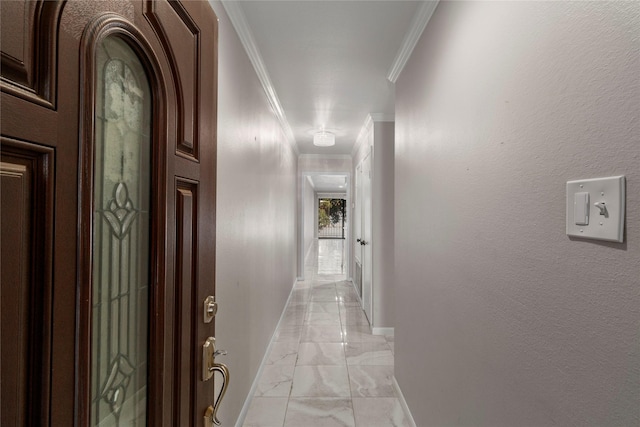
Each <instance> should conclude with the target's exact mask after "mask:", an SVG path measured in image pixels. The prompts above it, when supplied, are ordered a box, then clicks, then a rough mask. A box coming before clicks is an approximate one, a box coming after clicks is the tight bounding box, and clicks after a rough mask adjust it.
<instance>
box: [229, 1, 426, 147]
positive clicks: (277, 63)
mask: <svg viewBox="0 0 640 427" xmlns="http://www.w3.org/2000/svg"><path fill="white" fill-rule="evenodd" d="M424 3H425V2H419V1H400V0H389V1H381V0H378V1H363V0H351V1H347V0H340V1H328V0H324V1H312V0H298V1H291V0H288V1H271V0H259V1H226V2H224V3H223V4H224V6H225V9H226V10H227V13H228V14H229V17H230V18H231V21H232V23H233V25H234V27H235V28H236V31H237V32H238V33H239V36H240V38H241V40H242V42H243V44H244V46H245V49H246V50H247V53H248V54H249V57H250V59H251V60H252V62H253V64H254V67H255V68H256V71H257V73H258V76H259V77H260V78H261V81H262V83H263V86H265V91H266V92H267V96H268V97H269V98H270V101H271V103H272V106H273V107H274V111H275V112H276V114H277V115H279V118H280V121H281V122H282V124H283V127H284V128H285V132H286V133H288V134H289V139H290V140H292V142H293V140H295V144H296V145H297V148H298V151H299V152H300V154H331V155H335V154H351V150H352V148H353V145H354V143H355V141H356V139H357V137H358V135H359V133H360V131H361V129H362V126H363V124H364V123H365V120H366V118H367V115H369V114H372V115H373V114H375V115H377V116H378V117H385V118H391V119H392V118H393V114H394V83H392V81H390V80H389V79H388V78H387V76H388V75H389V72H390V69H392V68H393V66H394V61H395V60H396V59H397V57H398V55H399V53H401V52H402V48H403V43H404V44H406V38H407V35H408V34H409V33H410V32H411V31H412V30H413V31H414V32H415V28H416V22H415V21H416V18H415V16H416V15H419V11H420V8H421V7H423V5H424ZM433 8H435V6H434V7H433ZM431 12H432V10H431ZM430 16H431V14H430V13H429V17H430ZM427 20H428V18H427ZM424 24H425V25H426V22H425V23H424ZM423 28H424V26H422V27H421V28H420V33H421V32H422V29H423ZM419 35H420V34H418V36H419ZM416 40H417V37H416ZM414 44H415V42H414ZM412 47H413V46H411V48H412ZM405 50H406V49H405ZM392 80H393V79H392ZM322 128H324V129H325V130H326V131H328V132H332V133H334V134H335V136H336V145H335V146H334V147H325V148H320V147H315V146H314V145H313V134H314V133H315V132H317V131H319V130H321V129H322ZM289 129H290V132H289Z"/></svg>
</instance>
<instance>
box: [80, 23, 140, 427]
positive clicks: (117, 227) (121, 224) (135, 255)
mask: <svg viewBox="0 0 640 427" xmlns="http://www.w3.org/2000/svg"><path fill="white" fill-rule="evenodd" d="M95 60H96V64H95V65H96V70H97V73H96V81H95V82H94V90H95V91H96V92H95V94H96V96H95V99H96V105H95V106H94V107H95V114H96V116H95V120H94V123H95V129H94V135H95V137H94V144H95V145H94V153H95V155H94V159H93V182H94V188H93V206H94V211H93V221H94V222H93V231H92V233H93V243H92V244H93V252H92V263H93V277H92V279H93V280H92V305H91V307H92V313H91V316H92V326H91V329H92V330H91V424H92V425H94V426H100V427H103V426H104V427H106V426H118V427H119V426H144V425H146V424H147V384H148V341H149V315H148V306H149V277H150V264H149V260H150V256H149V255H150V253H151V250H150V242H151V239H150V229H151V223H150V221H151V217H150V205H151V170H152V165H151V137H152V135H151V133H152V132H151V129H152V126H151V118H152V96H151V89H150V85H149V79H148V77H147V74H146V72H145V69H144V66H143V65H142V62H141V61H140V59H139V58H138V56H137V54H136V53H135V52H134V50H133V49H132V48H131V47H130V46H129V45H128V44H127V43H126V42H125V41H124V40H123V39H122V38H120V37H117V36H113V35H112V36H107V37H106V38H104V39H103V40H102V41H101V42H100V43H99V46H98V49H97V51H96V58H95Z"/></svg>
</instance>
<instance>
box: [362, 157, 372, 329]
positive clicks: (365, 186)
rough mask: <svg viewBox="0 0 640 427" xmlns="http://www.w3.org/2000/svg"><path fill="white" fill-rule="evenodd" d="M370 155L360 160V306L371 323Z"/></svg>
mask: <svg viewBox="0 0 640 427" xmlns="http://www.w3.org/2000/svg"><path fill="white" fill-rule="evenodd" d="M371 156H372V154H371V153H370V154H367V156H366V157H365V159H364V160H363V161H362V240H363V242H362V244H363V245H362V305H363V307H362V308H363V309H364V312H365V313H366V315H367V318H368V319H369V324H371V325H373V264H372V262H373V256H372V250H371V248H372V240H373V239H372V223H371V215H372V209H373V206H372V204H371Z"/></svg>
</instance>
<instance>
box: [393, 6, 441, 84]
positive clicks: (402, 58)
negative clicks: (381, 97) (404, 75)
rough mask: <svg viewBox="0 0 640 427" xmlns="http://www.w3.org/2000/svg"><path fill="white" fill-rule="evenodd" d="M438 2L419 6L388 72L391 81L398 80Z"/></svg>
mask: <svg viewBox="0 0 640 427" xmlns="http://www.w3.org/2000/svg"><path fill="white" fill-rule="evenodd" d="M438 2H439V0H429V1H425V2H423V3H422V4H421V5H420V6H418V10H417V11H416V14H415V15H414V16H413V20H412V21H411V24H410V25H409V29H408V30H407V33H406V34H405V36H404V40H402V45H400V49H399V50H398V53H397V54H396V59H394V60H393V64H391V68H390V69H389V72H388V74H387V79H389V81H390V82H391V83H395V82H396V81H397V80H398V77H399V76H400V73H401V72H402V70H403V69H404V66H405V65H406V64H407V61H408V60H409V58H410V57H411V53H413V48H415V47H416V43H418V40H419V39H420V36H421V35H422V32H423V31H424V29H425V27H426V26H427V24H428V23H429V19H431V16H432V15H433V11H434V10H436V7H437V6H438Z"/></svg>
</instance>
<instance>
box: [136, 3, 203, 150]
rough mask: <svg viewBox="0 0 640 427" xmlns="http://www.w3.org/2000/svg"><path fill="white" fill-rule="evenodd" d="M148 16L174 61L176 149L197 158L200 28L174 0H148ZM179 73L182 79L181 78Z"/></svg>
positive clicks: (172, 70)
mask: <svg viewBox="0 0 640 427" xmlns="http://www.w3.org/2000/svg"><path fill="white" fill-rule="evenodd" d="M146 8H147V16H148V17H149V20H150V22H151V24H152V25H153V27H154V28H155V29H156V31H157V32H158V34H159V35H160V39H161V42H162V44H163V46H164V48H165V51H166V52H167V54H168V55H169V56H170V58H171V62H172V64H173V66H172V68H171V74H172V76H173V80H174V82H175V84H176V88H175V89H176V96H177V98H178V101H179V102H178V104H177V107H178V112H177V116H178V117H177V118H178V129H177V133H178V140H177V146H176V151H177V153H179V154H182V155H184V156H186V157H188V158H189V157H191V158H193V160H195V161H197V160H198V155H199V153H198V143H199V135H198V120H199V115H198V114H196V112H197V111H198V97H199V93H200V88H199V86H200V80H201V79H200V49H201V40H200V30H199V28H198V25H197V24H196V23H195V22H194V21H193V20H192V19H191V17H190V16H189V13H188V12H187V10H186V9H185V7H184V5H182V4H181V3H179V2H176V1H155V0H150V1H147V6H146ZM181 76H182V78H181Z"/></svg>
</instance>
